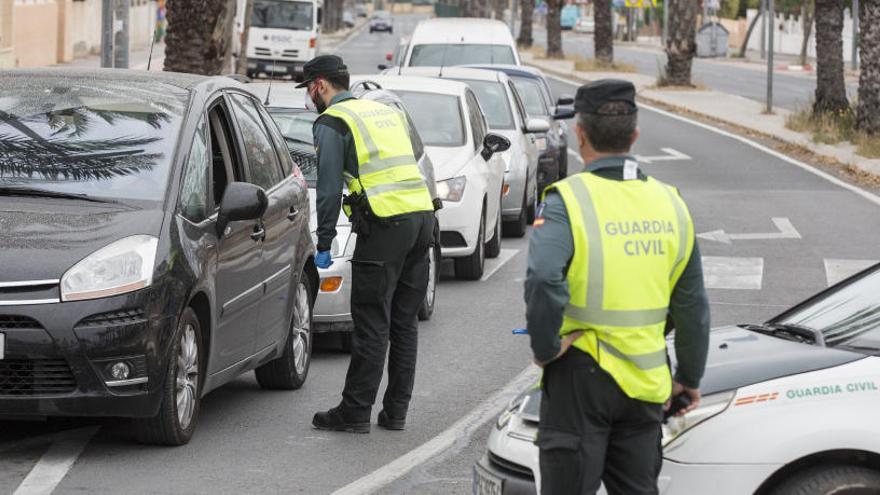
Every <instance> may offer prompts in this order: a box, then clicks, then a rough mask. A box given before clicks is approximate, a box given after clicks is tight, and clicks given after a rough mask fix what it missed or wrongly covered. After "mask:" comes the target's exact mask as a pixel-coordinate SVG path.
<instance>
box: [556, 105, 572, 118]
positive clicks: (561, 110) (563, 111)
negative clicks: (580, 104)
mask: <svg viewBox="0 0 880 495" xmlns="http://www.w3.org/2000/svg"><path fill="white" fill-rule="evenodd" d="M574 115H575V112H574V108H572V107H569V106H561V107H556V113H554V114H553V120H568V119H571V118H574Z"/></svg>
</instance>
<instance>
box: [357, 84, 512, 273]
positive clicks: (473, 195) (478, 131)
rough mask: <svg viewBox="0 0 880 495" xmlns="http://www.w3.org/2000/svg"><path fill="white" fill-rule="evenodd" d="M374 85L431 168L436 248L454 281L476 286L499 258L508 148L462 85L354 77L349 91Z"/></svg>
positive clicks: (508, 144) (468, 91)
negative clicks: (390, 98) (412, 131)
mask: <svg viewBox="0 0 880 495" xmlns="http://www.w3.org/2000/svg"><path fill="white" fill-rule="evenodd" d="M365 80H369V81H373V82H375V83H377V84H379V85H380V86H381V87H382V88H384V89H387V90H390V91H392V92H394V93H395V94H397V96H399V97H400V99H401V100H403V102H404V103H405V104H406V108H407V109H408V110H409V112H410V115H411V116H412V120H413V122H414V123H415V126H416V129H417V130H418V132H419V135H420V137H421V140H422V142H423V143H424V145H425V153H427V155H428V156H429V157H430V158H431V162H432V163H433V164H434V174H435V176H436V178H437V194H438V196H439V197H440V199H442V200H443V209H442V210H440V211H438V212H437V217H438V219H439V220H440V247H441V253H442V255H443V257H445V258H452V259H453V260H454V266H455V275H456V277H458V278H463V279H468V280H479V279H480V277H482V276H483V268H484V263H485V259H486V257H487V256H488V257H495V256H498V254H500V252H501V199H502V185H503V179H504V162H503V159H502V157H501V156H500V154H501V153H503V152H504V151H506V150H507V149H508V148H509V147H510V141H509V140H508V139H507V138H505V137H504V136H500V135H498V134H494V133H491V132H489V130H488V127H489V126H488V124H487V123H486V117H485V116H484V115H483V112H482V110H481V108H480V104H479V103H478V100H477V96H476V94H475V93H474V91H473V90H471V89H470V88H469V87H468V86H467V85H466V84H464V83H461V82H458V81H451V80H444V79H433V78H426V77H416V76H392V75H382V76H378V75H377V76H372V75H370V76H352V78H351V81H352V86H355V85H357V83H358V82H360V81H365Z"/></svg>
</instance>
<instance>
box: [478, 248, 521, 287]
mask: <svg viewBox="0 0 880 495" xmlns="http://www.w3.org/2000/svg"><path fill="white" fill-rule="evenodd" d="M517 253H519V249H502V250H501V253H500V254H499V255H498V257H497V258H495V259H494V260H486V266H485V270H484V272H483V278H481V279H480V282H485V281H486V280H489V278H490V277H491V276H492V275H495V272H497V271H498V270H500V269H501V267H502V266H504V264H505V263H507V262H508V261H510V260H512V259H513V257H514V256H516V255H517Z"/></svg>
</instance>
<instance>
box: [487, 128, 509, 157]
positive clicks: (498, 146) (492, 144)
mask: <svg viewBox="0 0 880 495" xmlns="http://www.w3.org/2000/svg"><path fill="white" fill-rule="evenodd" d="M509 149H510V140H509V139H507V138H506V137H504V136H499V135H498V134H486V137H484V138H483V151H481V152H480V155H482V157H483V160H486V161H489V159H490V158H492V155H494V154H495V153H501V152H504V151H507V150H509Z"/></svg>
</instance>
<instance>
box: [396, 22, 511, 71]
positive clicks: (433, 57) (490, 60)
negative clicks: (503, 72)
mask: <svg viewBox="0 0 880 495" xmlns="http://www.w3.org/2000/svg"><path fill="white" fill-rule="evenodd" d="M473 64H479V65H486V64H490V65H495V64H505V65H520V61H519V54H518V53H517V51H516V42H515V41H514V40H513V35H512V34H511V33H510V28H508V27H507V25H506V24H504V23H503V22H501V21H496V20H491V19H474V18H460V17H442V18H436V19H428V20H425V21H422V22H420V23H419V24H418V25H417V26H416V29H415V31H413V34H412V39H411V40H410V43H409V46H408V47H407V50H406V55H405V57H404V59H403V63H402V65H403V66H404V67H425V66H428V67H439V66H452V65H473Z"/></svg>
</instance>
